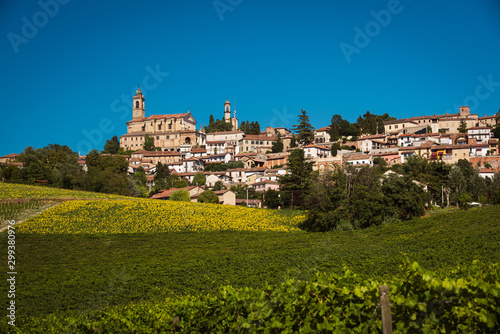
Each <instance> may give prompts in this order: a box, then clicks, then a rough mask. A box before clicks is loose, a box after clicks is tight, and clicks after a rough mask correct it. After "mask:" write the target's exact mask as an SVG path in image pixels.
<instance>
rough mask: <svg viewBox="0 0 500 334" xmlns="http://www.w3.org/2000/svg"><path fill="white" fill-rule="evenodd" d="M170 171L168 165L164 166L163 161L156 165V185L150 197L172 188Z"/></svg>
mask: <svg viewBox="0 0 500 334" xmlns="http://www.w3.org/2000/svg"><path fill="white" fill-rule="evenodd" d="M170 176H171V174H170V169H169V168H168V165H167V164H162V163H161V161H159V162H158V163H157V164H156V169H155V172H154V182H155V185H154V187H153V188H152V189H151V193H150V195H154V194H156V193H157V192H158V191H160V190H163V189H170V187H171V186H172V182H169V181H171V180H170Z"/></svg>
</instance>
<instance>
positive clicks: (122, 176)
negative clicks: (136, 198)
mask: <svg viewBox="0 0 500 334" xmlns="http://www.w3.org/2000/svg"><path fill="white" fill-rule="evenodd" d="M85 163H86V164H87V167H88V171H87V173H86V174H85V175H84V176H83V177H82V187H83V189H84V190H87V191H95V192H104V193H108V194H118V195H130V194H133V195H137V194H138V193H137V192H136V191H134V190H133V187H132V188H131V187H130V186H131V185H130V184H129V181H128V179H127V168H128V162H127V159H125V157H123V156H111V155H107V156H101V155H100V154H99V152H97V150H92V151H90V152H89V153H88V154H87V156H86V157H85Z"/></svg>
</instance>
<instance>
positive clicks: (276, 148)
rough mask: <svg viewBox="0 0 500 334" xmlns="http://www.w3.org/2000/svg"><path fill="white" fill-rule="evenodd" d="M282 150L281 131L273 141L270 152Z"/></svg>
mask: <svg viewBox="0 0 500 334" xmlns="http://www.w3.org/2000/svg"><path fill="white" fill-rule="evenodd" d="M280 152H283V140H282V139H281V133H278V139H277V140H276V141H275V142H274V143H273V146H272V148H271V153H280Z"/></svg>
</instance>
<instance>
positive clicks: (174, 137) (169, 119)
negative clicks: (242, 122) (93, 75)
mask: <svg viewBox="0 0 500 334" xmlns="http://www.w3.org/2000/svg"><path fill="white" fill-rule="evenodd" d="M224 121H225V122H227V123H231V124H232V126H233V131H237V130H238V129H239V126H238V119H237V118H236V111H234V113H233V117H231V103H230V102H229V101H226V102H225V103H224ZM196 124H197V122H196V120H195V118H194V116H193V114H191V112H190V111H189V110H188V111H187V112H186V113H181V114H166V115H151V116H148V117H146V107H145V98H144V95H143V94H142V91H141V89H140V88H139V87H138V88H137V91H136V92H135V96H134V97H133V99H132V120H130V121H128V122H127V133H126V134H124V135H122V136H120V147H123V148H124V149H125V150H134V151H135V150H141V149H143V146H144V137H145V136H146V134H147V135H148V136H150V137H153V139H154V143H155V147H159V148H161V150H162V151H177V152H179V151H180V149H181V145H189V146H191V147H192V146H204V145H206V137H207V136H206V133H205V131H204V129H203V128H202V127H200V129H199V130H197V129H196ZM184 147H186V146H184Z"/></svg>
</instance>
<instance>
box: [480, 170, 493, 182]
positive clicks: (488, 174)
mask: <svg viewBox="0 0 500 334" xmlns="http://www.w3.org/2000/svg"><path fill="white" fill-rule="evenodd" d="M494 175H495V172H494V171H492V170H491V169H489V168H482V169H481V170H479V176H481V177H482V178H487V177H489V178H490V179H492V180H493V176H494Z"/></svg>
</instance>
